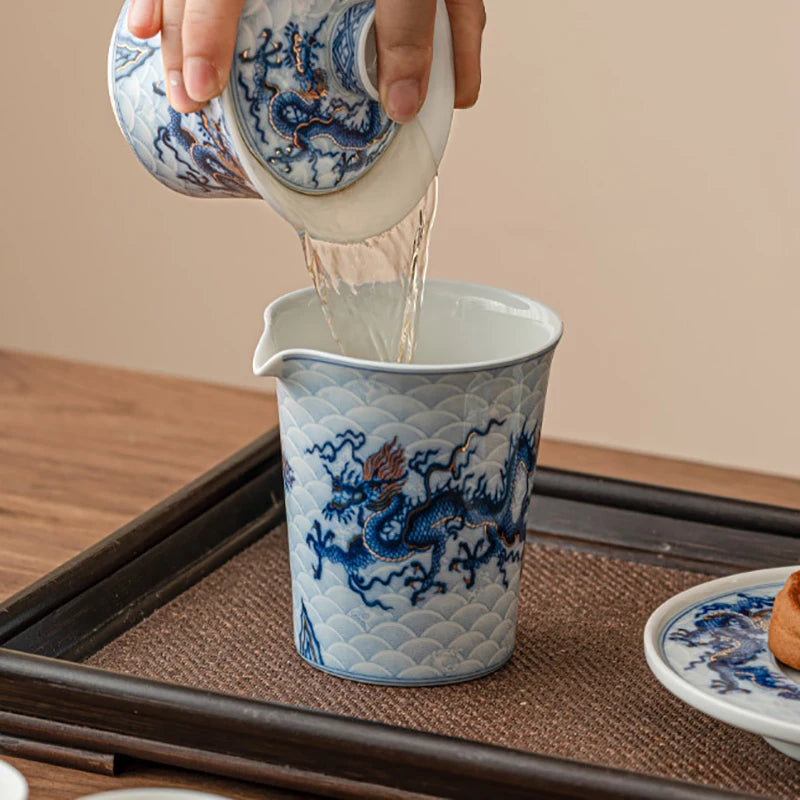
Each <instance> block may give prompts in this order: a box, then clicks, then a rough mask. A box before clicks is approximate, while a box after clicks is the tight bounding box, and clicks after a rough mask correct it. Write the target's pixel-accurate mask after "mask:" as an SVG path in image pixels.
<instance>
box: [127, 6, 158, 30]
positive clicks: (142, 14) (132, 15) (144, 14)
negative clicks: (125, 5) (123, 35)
mask: <svg viewBox="0 0 800 800" xmlns="http://www.w3.org/2000/svg"><path fill="white" fill-rule="evenodd" d="M152 21H153V4H152V3H148V2H142V0H131V5H130V8H129V9H128V27H129V28H145V27H148V26H149V25H150V23H151V22H152Z"/></svg>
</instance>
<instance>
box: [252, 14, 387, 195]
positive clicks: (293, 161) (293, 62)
mask: <svg viewBox="0 0 800 800" xmlns="http://www.w3.org/2000/svg"><path fill="white" fill-rule="evenodd" d="M328 23H329V20H328V17H324V18H323V19H322V20H321V21H320V22H319V24H318V25H317V27H316V28H315V29H314V30H312V31H301V30H300V29H299V28H298V26H297V25H296V24H295V23H289V24H288V25H287V26H286V27H285V29H284V30H283V32H282V33H276V32H275V31H273V30H271V29H265V30H263V31H262V32H261V35H260V40H259V43H258V46H257V47H255V48H252V49H248V50H244V51H243V52H241V53H239V55H238V61H239V64H240V65H241V66H242V67H246V69H243V70H241V71H239V73H238V75H237V84H238V87H239V90H240V91H241V92H242V95H243V99H244V105H245V106H246V107H247V108H248V111H249V115H250V118H251V120H252V126H253V128H254V130H255V132H256V133H257V135H258V137H259V138H260V142H261V144H262V145H263V146H264V148H263V149H266V150H268V151H269V152H270V156H269V157H268V158H267V162H268V164H269V166H270V168H271V169H272V170H273V171H274V172H275V174H276V175H277V176H278V177H280V178H281V179H282V180H284V181H287V182H289V183H291V184H292V185H296V186H297V188H299V189H301V190H302V191H311V192H314V191H325V190H330V189H332V188H340V186H344V185H346V184H347V183H349V182H350V180H352V179H355V178H357V177H359V175H361V174H362V173H363V172H364V171H365V170H366V169H367V168H368V167H369V166H371V164H372V163H373V162H374V161H375V160H376V159H377V158H378V157H379V156H380V155H381V154H382V153H383V151H384V149H385V147H386V145H388V143H389V141H390V140H391V135H392V134H393V133H394V131H395V128H396V126H395V124H394V123H393V122H392V121H391V120H390V119H389V118H388V117H387V116H386V115H385V114H384V112H383V111H382V110H381V107H380V103H378V102H377V101H375V100H372V99H370V98H369V97H367V96H363V95H361V94H352V95H350V97H349V99H348V98H345V96H344V95H345V94H347V93H346V92H344V93H343V92H341V91H337V90H336V89H335V87H331V86H330V85H329V79H328V73H327V71H326V70H325V69H324V68H323V66H322V65H323V62H324V61H325V57H324V56H323V53H324V51H325V49H326V45H325V44H324V43H323V41H322V39H323V38H324V35H323V33H321V29H322V28H323V27H325V26H326V25H327V24H328ZM335 55H336V53H333V54H332V57H334V56H335ZM349 57H351V58H352V54H350V55H349ZM287 71H289V72H290V73H291V74H287ZM290 87H291V88H290ZM295 87H296V88H295ZM276 134H277V136H276ZM323 157H325V158H333V159H334V162H333V164H332V165H330V167H326V169H325V170H324V173H325V175H326V176H327V177H328V179H329V180H331V179H332V185H322V184H321V183H320V179H321V170H319V168H318V164H319V160H320V159H321V158H323ZM295 166H297V167H303V169H300V170H295Z"/></svg>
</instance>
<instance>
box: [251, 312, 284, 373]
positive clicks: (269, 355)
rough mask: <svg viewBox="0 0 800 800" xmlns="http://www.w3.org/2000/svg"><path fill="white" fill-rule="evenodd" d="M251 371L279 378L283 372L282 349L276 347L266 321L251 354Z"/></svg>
mask: <svg viewBox="0 0 800 800" xmlns="http://www.w3.org/2000/svg"><path fill="white" fill-rule="evenodd" d="M253 372H254V374H256V375H258V376H259V377H265V378H266V377H270V378H280V377H281V376H282V374H283V351H282V350H280V349H279V348H278V346H277V344H276V342H275V340H274V337H273V331H272V327H271V326H270V325H269V323H268V322H267V324H266V325H265V326H264V333H262V334H261V339H259V342H258V345H257V346H256V352H255V354H254V355H253Z"/></svg>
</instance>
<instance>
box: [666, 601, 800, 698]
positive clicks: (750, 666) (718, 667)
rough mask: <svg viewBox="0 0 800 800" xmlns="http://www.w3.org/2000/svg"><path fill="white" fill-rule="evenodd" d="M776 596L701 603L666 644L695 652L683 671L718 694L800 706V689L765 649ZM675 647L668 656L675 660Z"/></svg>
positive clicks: (672, 630)
mask: <svg viewBox="0 0 800 800" xmlns="http://www.w3.org/2000/svg"><path fill="white" fill-rule="evenodd" d="M778 588H780V587H778ZM775 594H776V592H774V591H770V592H769V593H764V594H760V593H757V592H737V593H736V594H732V595H729V596H727V597H721V598H718V599H716V600H714V601H713V602H707V603H702V604H700V605H698V606H697V607H696V608H693V609H691V610H690V611H689V612H687V613H686V614H684V615H683V617H682V618H681V619H680V620H676V622H675V623H674V624H673V625H672V626H671V627H670V628H669V631H668V633H667V635H666V639H665V644H666V642H674V643H675V645H682V646H683V647H687V648H691V651H692V652H693V653H694V657H693V658H692V659H691V660H689V661H688V662H686V663H684V662H685V659H682V660H681V663H683V670H684V671H696V672H697V675H698V679H699V680H702V679H705V680H707V681H708V687H709V688H710V689H713V690H714V691H715V692H717V693H718V694H731V693H740V694H745V695H748V694H751V693H752V692H760V693H762V694H766V695H770V694H773V695H775V697H776V698H782V699H784V700H797V701H800V685H798V684H797V683H795V682H794V681H792V680H789V679H788V678H787V677H786V676H785V675H784V674H783V673H782V672H781V670H780V669H779V668H778V667H777V666H776V665H775V662H774V660H773V659H772V658H771V657H770V654H769V649H768V647H767V631H768V630H769V619H770V615H771V613H772V604H773V602H774V600H775ZM689 617H691V619H689ZM675 645H672V647H671V649H670V650H669V652H670V653H673V654H674V655H675V657H676V659H677V658H678V654H677V650H676V646H675ZM798 710H800V708H799V709H798Z"/></svg>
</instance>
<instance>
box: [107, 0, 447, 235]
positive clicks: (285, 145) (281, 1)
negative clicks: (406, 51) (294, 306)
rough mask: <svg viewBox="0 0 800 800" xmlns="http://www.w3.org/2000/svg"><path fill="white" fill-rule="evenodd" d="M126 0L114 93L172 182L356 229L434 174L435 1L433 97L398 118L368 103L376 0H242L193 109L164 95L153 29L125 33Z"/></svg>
mask: <svg viewBox="0 0 800 800" xmlns="http://www.w3.org/2000/svg"><path fill="white" fill-rule="evenodd" d="M128 5H129V3H128V2H126V3H125V6H124V7H123V9H122V13H121V14H120V17H119V20H118V22H117V26H116V29H115V31H114V36H113V38H112V42H111V48H110V52H109V67H108V75H109V91H110V95H111V101H112V105H113V108H114V112H115V114H116V118H117V122H118V123H119V126H120V128H121V130H122V132H123V134H124V135H125V137H126V139H127V141H128V143H129V145H130V146H131V148H132V149H133V151H134V152H135V153H136V155H137V156H138V158H139V160H140V161H141V162H142V164H143V165H144V166H145V167H146V168H147V170H148V171H149V172H150V173H151V174H152V175H153V176H155V177H156V178H157V179H158V180H159V181H161V182H162V183H163V184H165V185H166V186H168V187H169V188H171V189H173V190H175V191H178V192H182V193H183V194H188V195H191V196H194V197H244V198H253V197H263V198H264V199H265V200H267V201H268V202H269V203H270V204H271V205H272V207H273V208H274V209H275V210H276V211H278V213H280V214H281V215H282V216H283V217H285V218H286V219H287V220H288V221H289V222H290V223H291V224H292V225H294V227H295V228H296V229H297V230H298V231H300V232H306V233H310V234H311V235H313V236H315V237H316V238H320V239H326V240H329V241H356V240H363V239H366V238H368V237H370V236H373V235H376V234H378V233H381V232H383V231H385V230H387V229H388V228H390V227H391V226H392V225H394V224H395V223H397V222H399V221H400V220H401V219H403V218H404V217H405V216H406V215H407V214H408V213H409V212H410V211H411V209H412V208H413V207H414V206H415V205H416V204H417V202H418V201H419V200H420V198H421V197H422V195H423V193H424V192H425V190H426V189H427V187H428V185H429V184H430V182H431V180H432V179H433V177H434V175H435V174H436V170H437V168H438V164H439V162H440V161H441V158H442V155H443V153H444V149H445V146H446V143H447V137H448V134H449V130H450V123H451V118H452V106H453V90H454V82H453V62H452V42H451V39H450V28H449V22H448V16H447V11H446V8H445V6H444V0H440V2H439V7H438V10H437V19H436V37H435V41H434V64H433V69H432V73H431V88H430V91H429V95H428V98H427V101H426V103H425V105H424V106H423V108H422V111H421V112H420V115H419V117H418V119H417V120H415V121H414V122H413V123H410V124H409V125H403V126H400V125H397V124H396V123H394V122H392V121H391V120H390V119H389V118H388V117H387V116H386V114H385V112H384V111H383V108H382V107H381V105H380V102H379V101H378V95H377V89H376V88H375V81H376V80H377V76H376V65H375V60H376V55H375V31H374V17H375V11H374V2H373V0H360V1H359V2H353V0H248V2H247V3H246V4H245V7H244V10H243V12H242V15H241V17H240V20H239V31H238V37H237V42H236V50H235V53H234V59H233V66H232V70H231V76H230V80H229V83H228V87H227V88H226V90H225V92H224V94H223V95H222V97H221V98H220V99H218V100H214V101H212V102H211V103H209V104H208V105H207V106H206V107H205V108H204V109H203V110H201V111H199V112H197V113H194V114H179V113H178V112H176V111H175V110H174V109H172V108H171V107H170V105H169V102H168V100H167V93H166V89H165V82H164V70H163V65H162V62H161V51H160V39H159V37H154V38H153V39H150V40H147V41H143V40H140V39H137V38H135V37H134V36H132V35H131V33H130V32H129V31H128V28H127V17H128ZM387 186H390V187H391V191H390V192H387V191H386V188H387Z"/></svg>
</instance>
